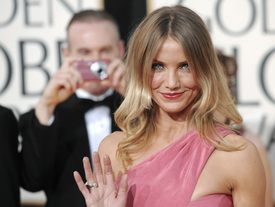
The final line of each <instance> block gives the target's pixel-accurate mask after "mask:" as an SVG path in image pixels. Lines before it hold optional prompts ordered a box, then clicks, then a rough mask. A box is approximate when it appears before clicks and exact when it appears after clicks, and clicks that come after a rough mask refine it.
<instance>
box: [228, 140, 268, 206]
mask: <svg viewBox="0 0 275 207" xmlns="http://www.w3.org/2000/svg"><path fill="white" fill-rule="evenodd" d="M229 156H230V159H231V162H230V163H231V166H230V175H231V176H230V177H231V178H230V182H231V183H232V197H233V203H234V206H235V207H246V206H247V207H254V206H255V207H260V206H265V186H266V179H265V171H264V167H263V164H262V161H261V158H260V155H259V152H258V150H257V148H256V146H255V145H254V144H253V143H251V142H249V141H247V142H246V143H245V148H244V149H243V150H240V151H235V152H232V153H230V155H229Z"/></svg>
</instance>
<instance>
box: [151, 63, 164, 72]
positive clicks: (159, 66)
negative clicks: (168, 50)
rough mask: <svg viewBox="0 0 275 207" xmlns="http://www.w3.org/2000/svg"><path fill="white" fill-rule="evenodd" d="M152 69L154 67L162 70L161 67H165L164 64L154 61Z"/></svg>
mask: <svg viewBox="0 0 275 207" xmlns="http://www.w3.org/2000/svg"><path fill="white" fill-rule="evenodd" d="M152 69H154V70H161V69H163V65H161V64H158V63H154V64H153V65H152Z"/></svg>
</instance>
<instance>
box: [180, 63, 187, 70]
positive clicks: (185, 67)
mask: <svg viewBox="0 0 275 207" xmlns="http://www.w3.org/2000/svg"><path fill="white" fill-rule="evenodd" d="M181 68H182V69H184V70H189V65H188V64H187V63H184V64H182V66H181Z"/></svg>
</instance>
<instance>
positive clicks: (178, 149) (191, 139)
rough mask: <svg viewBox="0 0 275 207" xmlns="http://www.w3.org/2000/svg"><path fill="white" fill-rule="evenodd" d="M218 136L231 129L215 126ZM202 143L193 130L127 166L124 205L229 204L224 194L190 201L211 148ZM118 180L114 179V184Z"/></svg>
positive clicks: (220, 206) (211, 206)
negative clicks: (149, 155) (129, 167)
mask: <svg viewBox="0 0 275 207" xmlns="http://www.w3.org/2000/svg"><path fill="white" fill-rule="evenodd" d="M216 129H217V130H218V132H219V133H220V135H221V136H223V137H224V136H226V135H228V134H232V133H234V132H233V131H230V130H227V129H224V128H221V127H216ZM214 149H215V148H214V146H212V145H210V144H208V145H205V144H203V143H202V141H201V140H200V138H199V135H198V132H197V130H192V131H190V132H188V133H187V134H185V135H184V136H182V137H181V138H179V139H178V140H177V141H176V142H174V143H173V144H171V145H169V146H168V147H166V148H164V149H163V150H161V151H159V152H157V153H156V154H154V155H152V156H151V157H149V158H148V159H146V160H145V161H143V162H142V163H140V164H138V165H136V166H134V167H133V168H131V169H130V170H129V171H128V172H127V174H128V195H127V204H126V206H127V207H162V206H165V207H232V206H233V203H232V197H231V196H230V195H226V194H213V195H208V196H205V197H202V198H199V199H197V200H194V201H191V196H192V193H193V191H194V188H195V186H196V183H197V180H198V178H199V176H200V174H201V171H202V169H203V168H204V165H205V163H206V162H207V160H208V158H209V157H210V155H211V153H212V152H213V150H214ZM119 182H120V179H118V180H117V181H116V185H117V186H118V185H119Z"/></svg>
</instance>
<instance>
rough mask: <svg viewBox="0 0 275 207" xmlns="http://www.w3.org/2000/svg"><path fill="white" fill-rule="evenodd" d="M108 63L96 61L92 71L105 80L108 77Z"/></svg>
mask: <svg viewBox="0 0 275 207" xmlns="http://www.w3.org/2000/svg"><path fill="white" fill-rule="evenodd" d="M106 70H107V65H106V63H105V62H103V61H96V62H94V63H92V65H91V71H92V73H93V74H94V75H95V76H96V77H98V78H99V79H100V80H104V79H106V78H107V77H108V75H107V73H106Z"/></svg>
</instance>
